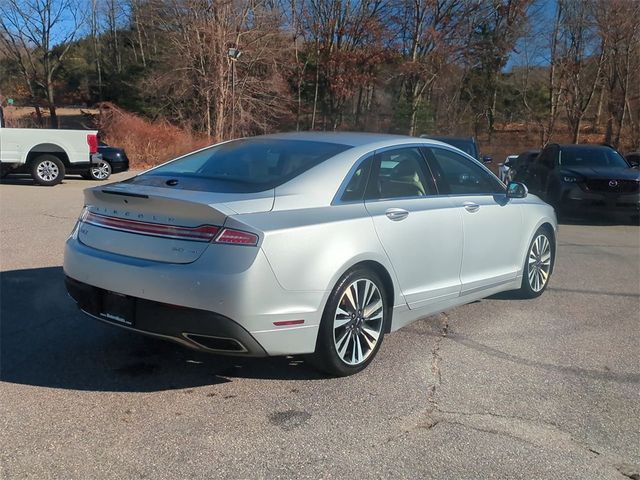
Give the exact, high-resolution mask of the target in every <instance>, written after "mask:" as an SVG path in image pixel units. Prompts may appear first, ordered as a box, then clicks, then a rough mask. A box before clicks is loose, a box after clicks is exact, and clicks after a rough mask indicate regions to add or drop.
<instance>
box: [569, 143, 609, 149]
mask: <svg viewBox="0 0 640 480" xmlns="http://www.w3.org/2000/svg"><path fill="white" fill-rule="evenodd" d="M556 145H558V147H560V148H562V149H576V150H586V149H592V148H608V149H612V148H613V147H610V146H608V145H599V144H597V143H577V144H576V143H562V144H556Z"/></svg>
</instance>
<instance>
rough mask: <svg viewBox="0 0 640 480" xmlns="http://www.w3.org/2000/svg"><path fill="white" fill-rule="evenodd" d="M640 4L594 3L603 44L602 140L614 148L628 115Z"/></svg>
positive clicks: (639, 30)
mask: <svg viewBox="0 0 640 480" xmlns="http://www.w3.org/2000/svg"><path fill="white" fill-rule="evenodd" d="M639 16H640V3H636V2H630V1H628V0H611V1H606V2H605V1H603V0H600V1H599V2H598V3H597V4H596V9H595V17H596V22H597V25H598V31H599V35H600V38H601V42H602V45H603V50H604V51H603V54H604V65H603V74H604V75H603V76H604V88H603V90H602V92H603V95H602V96H604V94H605V93H606V98H607V102H606V103H607V122H606V130H605V142H607V143H610V144H613V145H614V146H615V147H618V146H619V144H620V137H621V134H622V130H623V128H624V125H625V118H626V117H627V116H629V117H630V120H631V121H632V116H631V115H628V113H629V112H628V104H629V93H630V86H631V85H630V82H631V77H632V75H633V70H637V69H638V67H640V65H639V63H640V61H639V60H638V58H637V55H638V43H639V42H640V26H638V21H637V19H638V17H639Z"/></svg>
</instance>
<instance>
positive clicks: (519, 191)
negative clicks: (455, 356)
mask: <svg viewBox="0 0 640 480" xmlns="http://www.w3.org/2000/svg"><path fill="white" fill-rule="evenodd" d="M528 193H529V190H527V186H526V185H525V184H524V183H520V182H509V185H507V198H524V197H526V196H527V194H528Z"/></svg>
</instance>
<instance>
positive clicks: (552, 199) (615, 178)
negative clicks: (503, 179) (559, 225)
mask: <svg viewBox="0 0 640 480" xmlns="http://www.w3.org/2000/svg"><path fill="white" fill-rule="evenodd" d="M515 180H516V181H519V182H523V183H524V184H525V185H527V188H529V191H530V192H531V193H534V194H536V195H538V196H539V197H541V198H542V199H544V200H545V201H546V202H548V203H550V204H551V205H553V206H554V207H555V208H556V211H558V212H559V213H569V212H573V213H583V212H584V213H586V212H587V211H607V212H625V213H628V214H630V215H631V216H633V217H635V216H637V215H638V211H639V210H640V172H639V171H638V170H637V169H634V168H632V167H631V165H630V164H629V163H628V162H627V161H626V160H625V159H624V157H623V156H622V155H620V154H619V153H618V152H617V151H616V150H615V149H613V148H611V147H608V146H601V145H557V144H552V145H548V146H547V147H546V148H545V149H544V150H542V152H541V153H540V155H538V156H537V157H536V158H535V159H534V160H533V162H531V163H530V164H529V165H528V167H527V168H525V169H524V170H522V171H520V172H518V173H516V177H515Z"/></svg>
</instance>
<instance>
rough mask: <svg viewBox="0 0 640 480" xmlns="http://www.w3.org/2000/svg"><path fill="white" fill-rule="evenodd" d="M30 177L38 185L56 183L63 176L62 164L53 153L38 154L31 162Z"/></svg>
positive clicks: (48, 185) (47, 185)
mask: <svg viewBox="0 0 640 480" xmlns="http://www.w3.org/2000/svg"><path fill="white" fill-rule="evenodd" d="M31 177H32V178H33V181H34V182H35V183H37V184H38V185H44V186H46V187H51V186H53V185H57V184H58V183H60V182H61V181H62V179H63V178H64V164H63V163H62V161H61V160H60V159H59V158H58V157H56V156H55V155H49V154H44V155H40V156H38V157H36V158H35V160H34V161H33V163H32V164H31Z"/></svg>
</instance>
